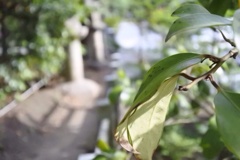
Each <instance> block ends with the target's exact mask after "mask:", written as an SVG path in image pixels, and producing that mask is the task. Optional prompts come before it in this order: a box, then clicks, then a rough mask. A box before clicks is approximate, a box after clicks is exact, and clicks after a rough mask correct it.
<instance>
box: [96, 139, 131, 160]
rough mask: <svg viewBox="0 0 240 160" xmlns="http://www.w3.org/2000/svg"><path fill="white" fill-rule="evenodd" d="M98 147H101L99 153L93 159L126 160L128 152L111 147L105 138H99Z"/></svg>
mask: <svg viewBox="0 0 240 160" xmlns="http://www.w3.org/2000/svg"><path fill="white" fill-rule="evenodd" d="M97 147H98V149H100V152H101V153H100V154H98V155H97V156H96V157H95V158H94V159H93V160H126V159H127V157H129V156H128V155H127V153H126V152H124V151H120V150H116V149H113V148H110V146H109V145H108V144H107V143H106V142H105V141H103V140H101V139H100V140H98V142H97Z"/></svg>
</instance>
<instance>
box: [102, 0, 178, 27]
mask: <svg viewBox="0 0 240 160" xmlns="http://www.w3.org/2000/svg"><path fill="white" fill-rule="evenodd" d="M100 3H101V6H103V8H102V9H101V12H102V13H103V16H104V19H105V22H106V23H107V24H108V25H109V26H112V27H114V26H117V24H118V22H120V21H121V20H123V19H124V20H131V21H134V22H136V23H138V24H140V22H144V21H146V22H148V23H149V24H150V26H151V27H153V28H155V27H159V25H170V23H171V11H172V10H173V9H174V8H175V7H177V6H178V5H180V3H181V2H180V1H166V0H142V1H134V0H119V1H118V2H117V3H116V2H115V1H112V0H100Z"/></svg>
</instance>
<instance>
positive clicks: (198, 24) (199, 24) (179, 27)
mask: <svg viewBox="0 0 240 160" xmlns="http://www.w3.org/2000/svg"><path fill="white" fill-rule="evenodd" d="M230 24H231V21H230V20H228V19H226V18H224V17H221V16H218V15H214V14H208V13H200V14H192V15H188V16H184V17H181V18H179V19H177V20H176V21H174V22H173V24H172V26H171V27H170V29H169V31H168V34H167V36H166V39H165V41H168V40H169V39H170V38H171V37H172V36H174V35H176V34H179V33H182V32H185V31H188V30H192V29H198V28H203V27H211V26H220V25H230Z"/></svg>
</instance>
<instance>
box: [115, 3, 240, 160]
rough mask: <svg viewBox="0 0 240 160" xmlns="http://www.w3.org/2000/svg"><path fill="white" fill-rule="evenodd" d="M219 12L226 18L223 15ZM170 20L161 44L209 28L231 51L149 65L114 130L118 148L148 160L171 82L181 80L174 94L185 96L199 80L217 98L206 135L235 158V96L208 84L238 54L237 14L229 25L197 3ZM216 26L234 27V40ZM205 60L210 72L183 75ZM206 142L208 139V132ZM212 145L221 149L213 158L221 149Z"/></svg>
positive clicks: (158, 133)
mask: <svg viewBox="0 0 240 160" xmlns="http://www.w3.org/2000/svg"><path fill="white" fill-rule="evenodd" d="M192 7H193V8H195V10H193V9H192ZM223 10H224V13H225V12H226V10H225V9H223ZM195 11H196V12H195ZM221 13H222V12H221ZM173 15H176V16H178V17H179V18H178V19H177V20H176V21H175V22H174V23H173V24H172V26H171V27H170V29H169V32H168V35H167V37H166V41H167V40H169V39H170V38H171V37H172V36H174V35H177V34H180V33H185V32H186V31H189V30H192V29H199V28H203V27H211V28H214V29H215V30H218V31H219V33H220V34H221V35H222V38H223V39H224V40H225V41H226V43H229V44H230V45H231V46H232V49H230V50H229V52H228V53H227V54H225V55H224V56H222V57H217V56H215V55H212V54H192V53H180V54H176V55H173V56H170V57H167V58H165V59H163V60H160V61H159V62H157V63H156V64H155V65H153V66H152V67H151V68H150V70H149V71H148V72H147V73H146V75H145V77H144V79H143V82H142V84H141V86H140V89H139V90H138V93H137V95H136V97H135V99H134V101H133V103H132V105H131V107H130V109H129V110H128V112H127V113H126V114H125V116H124V117H123V119H122V121H121V122H120V123H119V125H118V128H117V130H116V135H115V137H116V140H117V141H118V142H119V143H120V145H121V146H122V147H123V148H125V149H126V150H128V151H130V152H132V153H133V154H134V155H135V156H136V157H137V158H138V159H143V160H150V159H152V154H153V151H154V150H155V149H156V147H157V145H156V142H158V141H159V139H160V137H161V133H162V129H163V127H164V121H165V116H166V110H168V107H169V103H171V101H170V99H168V98H169V96H171V94H172V93H173V88H174V87H175V83H176V79H175V78H178V77H179V76H182V77H184V78H186V79H188V80H190V81H191V82H190V83H188V84H186V85H181V86H179V87H178V90H179V91H187V90H189V89H190V88H192V87H194V85H197V84H198V83H200V82H202V81H203V80H209V81H210V82H211V84H212V85H213V86H214V87H215V88H216V89H217V92H218V93H217V95H216V96H215V100H214V103H215V115H216V122H217V130H214V127H209V131H208V134H213V133H215V134H216V136H217V137H219V135H220V137H221V139H222V140H223V142H224V144H225V146H226V147H227V148H228V149H229V151H231V152H232V153H233V154H234V155H235V156H236V157H238V158H240V155H239V153H240V150H239V142H238V140H236V139H235V138H234V137H236V136H237V135H236V134H237V133H238V132H239V125H238V124H239V115H240V114H239V102H238V101H239V98H240V96H239V94H238V93H232V92H229V91H225V90H224V89H223V88H222V87H220V86H219V85H218V84H217V82H216V81H215V80H214V79H213V74H214V73H215V72H216V71H217V70H218V69H219V68H220V67H222V66H223V65H224V63H225V62H226V61H227V60H229V59H231V58H233V59H235V58H236V56H237V55H238V51H239V48H238V45H239V41H238V36H239V27H238V26H237V25H239V19H240V18H239V10H237V11H236V12H235V14H234V19H233V21H230V20H228V19H226V18H224V17H221V16H219V15H215V14H211V13H210V12H208V11H207V10H206V9H204V8H202V7H201V6H199V5H196V4H190V5H186V6H182V7H180V8H179V9H177V10H176V11H175V12H174V14H173ZM219 25H224V26H228V25H233V31H234V35H235V38H234V40H235V41H232V40H230V39H227V38H226V37H225V35H224V34H223V33H222V31H221V30H220V29H219V28H218V26H219ZM190 55H191V56H193V57H191V56H190ZM188 56H189V57H188ZM195 58H196V61H194V62H193V61H192V60H193V59H195ZM206 59H208V60H209V61H210V62H212V64H211V65H210V69H208V71H206V72H203V73H202V74H200V75H199V76H197V77H193V76H192V75H189V74H186V73H184V72H182V71H183V70H184V69H186V68H189V67H192V65H197V63H200V62H201V63H202V62H203V61H205V60H206ZM171 60H172V61H171ZM170 82H172V83H171V85H169V84H170ZM200 91H201V90H200ZM200 91H198V92H200ZM200 94H201V93H200ZM203 94H204V93H203ZM156 97H157V98H156ZM195 98H196V97H195ZM166 99H167V100H166ZM156 117H157V118H156ZM213 121H214V120H213ZM218 132H219V134H218ZM205 137H207V133H206V136H205ZM234 139H235V140H234ZM216 142H217V143H218V144H219V145H220V148H217V150H214V151H213V153H215V154H218V153H219V150H221V149H222V147H221V142H220V141H219V138H216V141H212V143H216ZM206 144H207V143H206V140H205V141H202V146H203V147H206V146H205V145H206ZM208 145H209V146H213V147H214V145H213V144H211V141H209V143H208ZM205 153H206V152H205ZM206 154H207V153H206ZM214 156H216V155H209V157H211V158H212V157H214Z"/></svg>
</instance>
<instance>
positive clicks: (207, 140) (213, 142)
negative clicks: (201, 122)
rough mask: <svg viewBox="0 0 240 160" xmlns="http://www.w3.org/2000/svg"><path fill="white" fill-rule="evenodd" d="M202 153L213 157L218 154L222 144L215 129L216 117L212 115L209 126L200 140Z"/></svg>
mask: <svg viewBox="0 0 240 160" xmlns="http://www.w3.org/2000/svg"><path fill="white" fill-rule="evenodd" d="M201 147H202V149H203V154H204V156H205V157H206V158H209V159H214V158H215V157H217V155H219V153H220V152H221V150H222V149H223V148H224V145H223V143H222V141H221V139H220V134H219V132H218V130H217V124H216V117H212V118H211V119H210V121H209V128H208V130H207V132H206V133H205V134H204V135H203V137H202V141H201Z"/></svg>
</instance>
